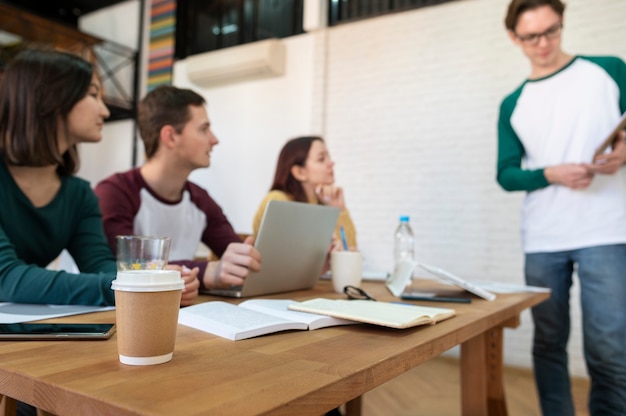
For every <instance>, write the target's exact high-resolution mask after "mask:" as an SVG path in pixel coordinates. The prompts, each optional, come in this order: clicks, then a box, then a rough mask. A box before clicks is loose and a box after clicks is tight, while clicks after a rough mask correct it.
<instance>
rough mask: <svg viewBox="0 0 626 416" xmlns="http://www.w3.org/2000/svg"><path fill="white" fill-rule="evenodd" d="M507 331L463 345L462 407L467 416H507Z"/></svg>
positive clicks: (489, 333) (491, 332)
mask: <svg viewBox="0 0 626 416" xmlns="http://www.w3.org/2000/svg"><path fill="white" fill-rule="evenodd" d="M502 350H503V328H502V327H497V328H493V329H490V330H488V331H486V332H485V333H483V334H480V335H478V336H476V337H474V338H472V339H470V340H469V341H466V342H464V343H463V344H461V406H462V414H463V415H464V416H480V415H484V416H487V415H488V416H496V415H497V416H506V415H507V410H506V401H505V397H504V380H503V378H502V372H503V356H502Z"/></svg>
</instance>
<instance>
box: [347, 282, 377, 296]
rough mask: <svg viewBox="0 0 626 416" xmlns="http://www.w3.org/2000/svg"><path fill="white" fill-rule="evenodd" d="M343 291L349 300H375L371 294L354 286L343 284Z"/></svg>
mask: <svg viewBox="0 0 626 416" xmlns="http://www.w3.org/2000/svg"><path fill="white" fill-rule="evenodd" d="M343 293H345V294H346V296H347V297H348V299H350V300H376V299H374V297H373V296H372V295H370V294H369V293H367V292H366V291H364V290H363V289H361V288H360V287H356V286H350V285H348V286H344V288H343Z"/></svg>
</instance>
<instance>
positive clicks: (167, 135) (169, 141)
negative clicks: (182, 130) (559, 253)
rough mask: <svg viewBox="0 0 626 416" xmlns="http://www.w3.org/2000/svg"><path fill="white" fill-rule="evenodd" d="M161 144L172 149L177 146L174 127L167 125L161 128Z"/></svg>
mask: <svg viewBox="0 0 626 416" xmlns="http://www.w3.org/2000/svg"><path fill="white" fill-rule="evenodd" d="M159 138H160V142H161V144H162V145H163V146H165V147H166V148H172V147H174V145H175V144H176V130H174V127H172V126H170V125H169V124H168V125H165V126H163V127H161V132H160V134H159Z"/></svg>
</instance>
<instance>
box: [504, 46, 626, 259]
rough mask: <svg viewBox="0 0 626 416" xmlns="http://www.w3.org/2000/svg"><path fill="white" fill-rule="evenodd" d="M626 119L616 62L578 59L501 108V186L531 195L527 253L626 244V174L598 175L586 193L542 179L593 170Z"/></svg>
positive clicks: (624, 75) (625, 88) (623, 67)
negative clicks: (562, 169)
mask: <svg viewBox="0 0 626 416" xmlns="http://www.w3.org/2000/svg"><path fill="white" fill-rule="evenodd" d="M625 111H626V64H625V63H624V61H622V60H621V59H619V58H616V57H584V56H578V57H576V58H574V59H573V60H572V62H570V63H569V64H568V65H567V66H566V67H564V68H563V69H561V70H560V71H558V72H556V73H554V74H552V75H549V76H547V77H545V78H541V79H536V80H527V81H525V82H524V83H523V84H522V85H521V86H520V87H519V88H518V89H517V90H515V91H514V92H513V93H512V94H511V95H509V96H508V97H506V98H505V99H504V100H503V102H502V104H501V106H500V117H499V121H498V176H497V180H498V183H499V184H500V185H501V186H502V187H503V188H504V189H505V190H507V191H527V192H528V193H527V195H526V198H525V200H524V204H523V207H522V224H521V232H522V245H523V248H524V252H526V253H537V252H555V251H564V250H572V249H577V248H583V247H591V246H597V245H607V244H619V243H626V169H624V168H622V169H620V170H619V172H618V173H616V174H615V175H595V176H594V178H593V180H592V182H591V185H590V186H589V188H587V189H585V190H572V189H570V188H567V187H565V186H560V185H550V184H549V183H548V181H547V180H546V178H545V176H544V172H543V170H544V168H545V167H548V166H554V165H559V164H563V163H589V162H591V161H592V159H593V154H594V152H595V150H596V148H597V147H599V145H600V144H601V143H602V141H603V140H604V138H605V137H606V136H607V135H608V134H609V133H610V132H611V131H612V130H613V129H614V128H615V126H616V125H617V123H618V120H619V118H620V116H621V115H622V113H624V112H625ZM522 162H523V164H522Z"/></svg>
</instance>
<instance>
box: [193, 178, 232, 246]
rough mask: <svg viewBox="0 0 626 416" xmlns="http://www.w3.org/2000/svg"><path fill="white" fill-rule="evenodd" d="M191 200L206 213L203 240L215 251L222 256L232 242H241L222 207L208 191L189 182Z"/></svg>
mask: <svg viewBox="0 0 626 416" xmlns="http://www.w3.org/2000/svg"><path fill="white" fill-rule="evenodd" d="M187 186H188V189H189V194H190V195H191V200H192V201H193V202H194V203H195V204H196V205H197V206H198V208H200V209H201V210H202V211H203V212H204V213H205V214H206V221H207V223H206V227H205V228H204V231H203V233H202V242H203V243H204V244H206V245H207V246H208V247H209V248H210V249H211V251H212V252H213V253H215V254H216V255H217V256H219V257H221V256H222V254H224V251H226V247H228V245H229V244H230V243H241V239H240V238H239V236H238V235H237V233H236V232H235V230H233V226H232V225H230V222H228V219H227V218H226V216H225V215H224V213H223V212H222V208H220V206H219V205H217V203H216V202H215V201H214V200H213V198H211V197H210V196H209V194H208V192H207V191H206V190H205V189H203V188H201V187H199V186H198V185H195V184H193V183H191V182H188V184H187Z"/></svg>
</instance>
